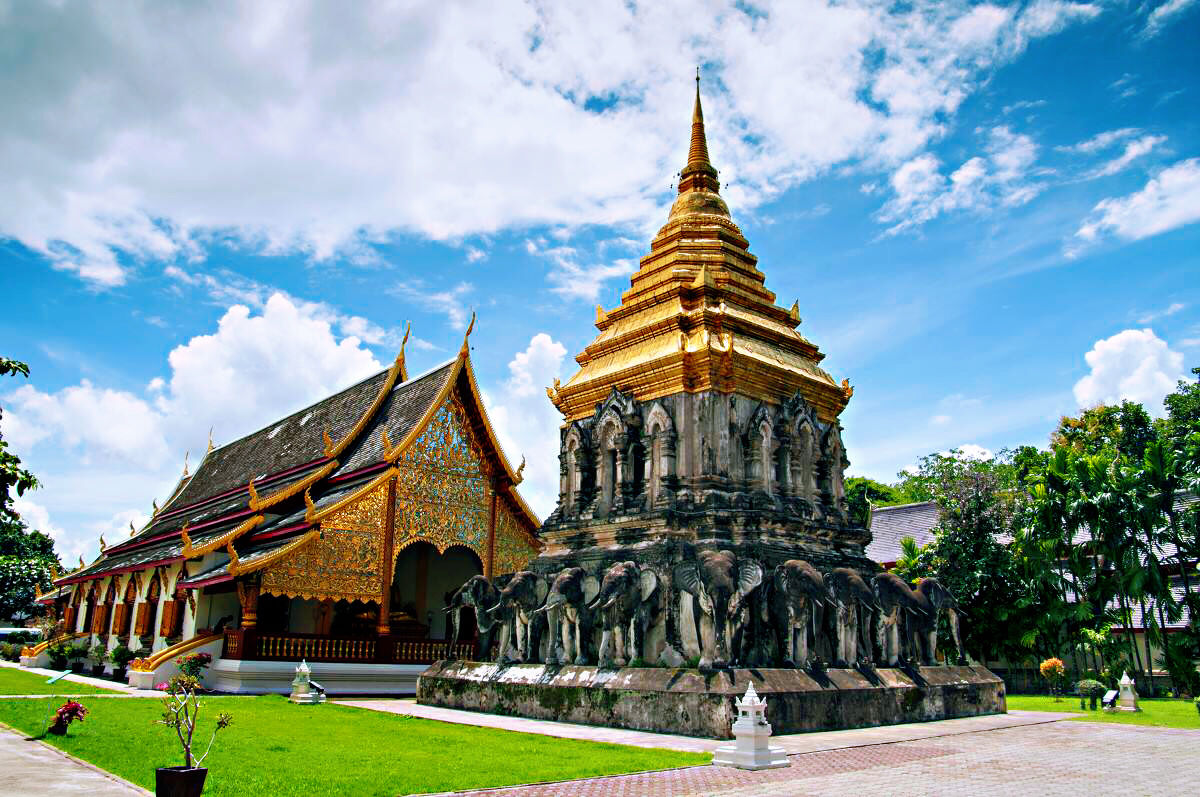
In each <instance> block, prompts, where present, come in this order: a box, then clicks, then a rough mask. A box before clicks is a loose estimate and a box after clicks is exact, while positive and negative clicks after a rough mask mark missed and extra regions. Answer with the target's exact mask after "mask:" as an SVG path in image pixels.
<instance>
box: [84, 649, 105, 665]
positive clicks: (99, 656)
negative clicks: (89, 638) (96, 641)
mask: <svg viewBox="0 0 1200 797" xmlns="http://www.w3.org/2000/svg"><path fill="white" fill-rule="evenodd" d="M87 657H88V658H89V659H91V660H92V663H93V664H103V663H104V662H106V661H108V649H107V648H106V647H104V645H92V646H91V647H90V648H88V652H87Z"/></svg>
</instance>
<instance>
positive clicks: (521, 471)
mask: <svg viewBox="0 0 1200 797" xmlns="http://www.w3.org/2000/svg"><path fill="white" fill-rule="evenodd" d="M513 476H514V477H515V478H514V479H513V486H516V485H518V484H520V483H521V482H523V481H525V455H524V454H522V455H521V467H519V468H517V472H516V473H514V474H513Z"/></svg>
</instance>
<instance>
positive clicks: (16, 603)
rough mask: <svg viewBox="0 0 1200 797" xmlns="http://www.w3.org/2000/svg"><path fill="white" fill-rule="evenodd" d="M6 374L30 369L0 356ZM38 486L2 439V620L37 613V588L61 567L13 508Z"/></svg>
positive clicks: (50, 545) (48, 544)
mask: <svg viewBox="0 0 1200 797" xmlns="http://www.w3.org/2000/svg"><path fill="white" fill-rule="evenodd" d="M5 375H12V376H18V375H19V376H26V377H27V376H29V366H27V365H26V364H25V363H23V362H19V361H17V360H10V359H7V358H5V357H0V376H5ZM0 417H3V410H2V409H0ZM37 486H38V481H37V479H36V478H35V477H34V475H33V474H32V473H30V472H29V471H28V470H26V469H25V468H23V467H22V466H21V459H20V458H19V457H18V456H17V455H16V454H14V453H12V452H11V451H9V450H8V443H7V442H5V440H4V439H3V438H2V437H0V618H4V619H8V618H12V617H14V616H16V615H20V616H24V617H28V616H30V615H32V614H34V613H35V611H36V609H37V604H36V603H35V598H36V595H37V591H38V589H45V588H47V587H49V586H50V584H51V577H52V574H53V572H54V571H55V570H57V569H59V568H61V566H62V565H61V563H60V562H59V561H58V557H57V556H56V555H55V553H54V541H53V540H51V539H50V538H49V537H48V536H46V535H45V534H43V533H41V532H40V531H31V530H30V529H28V528H27V527H26V524H25V521H24V520H23V519H22V518H21V515H20V514H19V513H18V512H17V510H16V508H15V506H14V505H13V501H14V499H15V498H16V497H17V496H21V495H24V494H25V492H26V491H28V490H32V489H35V488H36V487H37Z"/></svg>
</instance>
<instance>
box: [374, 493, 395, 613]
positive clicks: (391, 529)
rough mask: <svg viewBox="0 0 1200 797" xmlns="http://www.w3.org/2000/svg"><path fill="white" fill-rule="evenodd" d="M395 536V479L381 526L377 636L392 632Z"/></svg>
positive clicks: (388, 494) (388, 495)
mask: <svg viewBox="0 0 1200 797" xmlns="http://www.w3.org/2000/svg"><path fill="white" fill-rule="evenodd" d="M395 536H396V477H395V476H393V477H392V478H390V479H388V489H387V509H386V511H385V519H384V524H383V545H382V548H383V562H382V563H381V566H380V573H379V582H380V583H379V622H378V624H376V626H375V631H376V633H378V634H379V636H388V635H389V634H391V632H392V624H391V614H392V576H393V575H395V573H394V565H393V564H392V540H393V539H394V538H395Z"/></svg>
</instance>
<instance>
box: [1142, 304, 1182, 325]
mask: <svg viewBox="0 0 1200 797" xmlns="http://www.w3.org/2000/svg"><path fill="white" fill-rule="evenodd" d="M1186 309H1187V305H1186V304H1184V303H1183V302H1171V303H1170V304H1169V305H1167V306H1166V307H1164V308H1163V309H1161V310H1154V311H1152V312H1149V313H1146V314H1145V315H1143V316H1142V317H1141V318H1139V319H1138V320H1137V322H1138V323H1139V324H1149V323H1151V322H1152V321H1157V320H1158V319H1160V318H1170V317H1171V316H1173V315H1175V314H1176V313H1178V312H1181V311H1183V310H1186Z"/></svg>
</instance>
